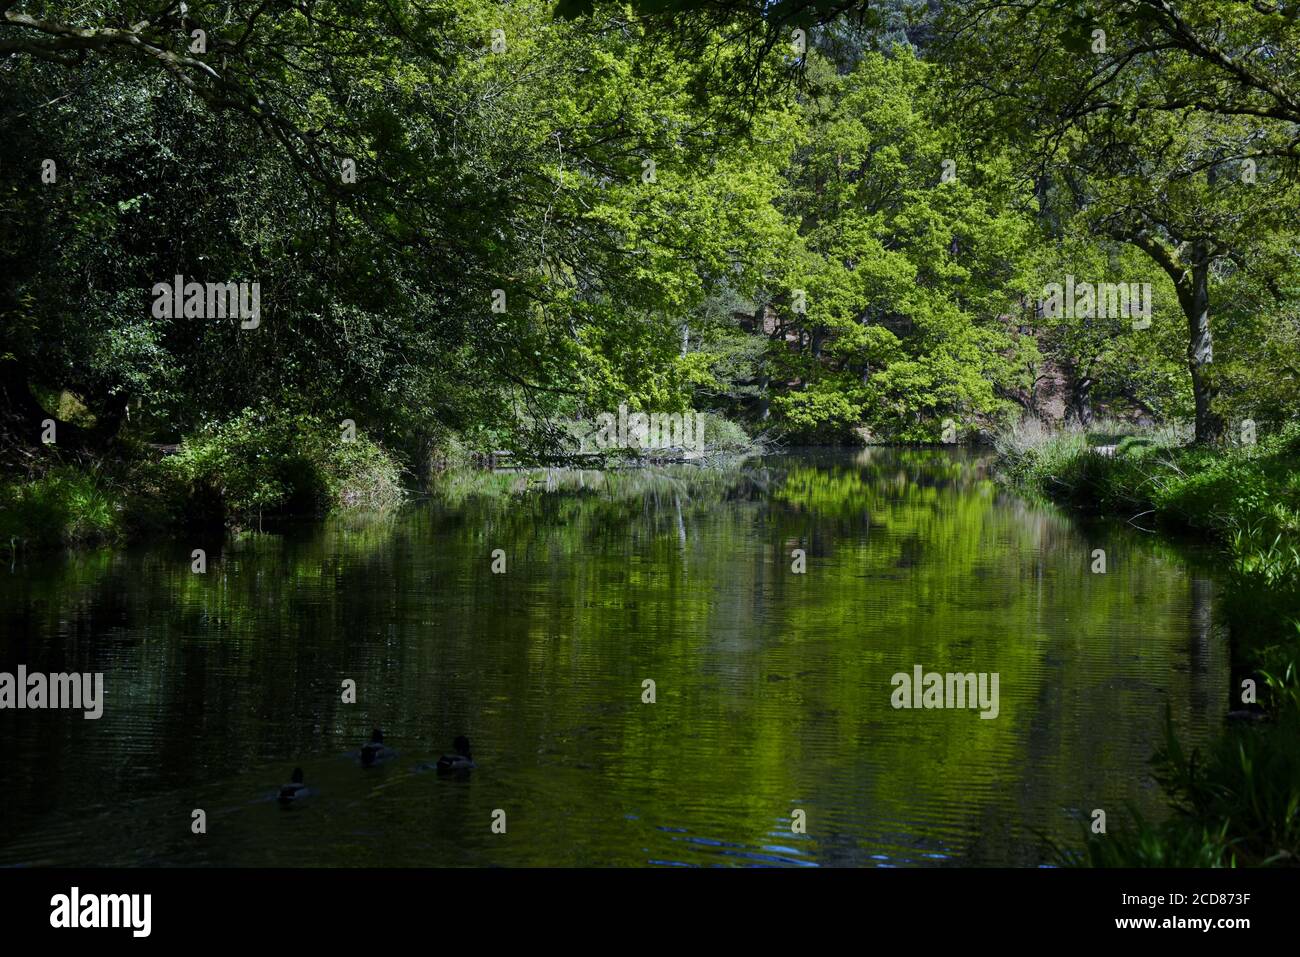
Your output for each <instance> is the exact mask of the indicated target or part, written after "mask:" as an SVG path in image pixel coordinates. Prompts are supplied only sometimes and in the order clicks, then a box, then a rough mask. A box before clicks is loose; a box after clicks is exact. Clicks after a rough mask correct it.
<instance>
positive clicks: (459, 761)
mask: <svg viewBox="0 0 1300 957" xmlns="http://www.w3.org/2000/svg"><path fill="white" fill-rule="evenodd" d="M451 746H452V747H453V748H454V749H455V750H456V753H455V754H444V755H443V756H442V757H440V758H439V759H438V764H437V765H436V767H437V769H438V772H439V773H441V774H447V773H449V772H451V771H468V770H469V769H470V768H472V767H474V766H475V765H474V758H473V757H471V756H470V753H469V738H467V737H465V736H464V735H463V734H462V735H459V736H458V737H457V738H456V740H455V741H453V742H452V743H451Z"/></svg>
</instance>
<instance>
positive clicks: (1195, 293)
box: [1178, 250, 1223, 445]
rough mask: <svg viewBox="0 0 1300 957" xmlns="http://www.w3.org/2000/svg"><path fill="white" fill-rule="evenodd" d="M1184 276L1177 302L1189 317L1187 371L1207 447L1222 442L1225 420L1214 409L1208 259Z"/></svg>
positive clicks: (1200, 432) (1198, 430) (1198, 435)
mask: <svg viewBox="0 0 1300 957" xmlns="http://www.w3.org/2000/svg"><path fill="white" fill-rule="evenodd" d="M1199 251H1200V250H1198V252H1199ZM1185 276H1186V279H1185V281H1184V282H1181V283H1179V284H1178V299H1179V303H1180V304H1181V305H1182V307H1183V313H1184V314H1185V315H1186V316H1187V371H1188V372H1190V373H1191V375H1192V397H1193V399H1194V400H1195V402H1196V441H1197V444H1201V445H1204V444H1209V443H1212V442H1218V441H1219V440H1220V439H1221V438H1223V419H1222V417H1220V416H1219V415H1218V414H1217V413H1216V412H1215V411H1214V407H1213V405H1214V397H1215V395H1216V394H1217V393H1218V391H1219V390H1218V386H1217V385H1216V383H1215V381H1214V369H1213V365H1214V336H1213V334H1212V333H1211V332H1210V284H1209V279H1210V264H1209V261H1208V258H1207V257H1204V256H1198V257H1197V261H1196V263H1195V264H1194V265H1193V266H1192V268H1191V269H1189V270H1188V271H1187V272H1186V273H1185Z"/></svg>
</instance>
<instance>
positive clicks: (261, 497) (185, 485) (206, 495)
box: [159, 409, 402, 521]
mask: <svg viewBox="0 0 1300 957" xmlns="http://www.w3.org/2000/svg"><path fill="white" fill-rule="evenodd" d="M159 475H160V477H161V480H162V481H161V485H162V491H163V494H164V496H165V497H166V498H167V499H168V500H169V501H170V502H171V504H172V507H173V508H179V509H185V510H186V511H187V512H189V513H190V514H191V515H196V516H201V517H215V516H214V513H217V514H219V515H220V516H221V517H222V518H224V519H226V520H231V519H233V520H236V521H241V520H246V519H248V518H251V517H253V516H255V515H259V514H263V513H271V514H276V513H279V514H285V513H307V512H321V511H327V510H329V509H330V508H335V507H343V508H353V507H362V508H382V507H385V506H388V505H392V504H395V503H397V502H399V501H400V500H401V498H402V489H401V484H400V469H399V468H398V465H397V463H396V462H395V461H394V460H393V458H392V457H391V456H390V455H389V454H388V453H387V452H386V451H385V450H384V449H383V448H381V447H380V446H379V445H377V444H375V443H374V442H372V441H370V440H369V439H367V438H366V437H365V436H364V435H362V434H361V433H360V432H358V434H357V436H356V438H355V440H354V441H344V440H343V438H342V436H341V433H340V430H339V429H338V428H337V427H335V426H334V425H333V424H327V423H326V422H324V421H323V420H321V419H320V418H318V417H316V416H312V415H305V414H297V415H295V414H291V413H289V412H285V411H279V410H274V411H266V410H261V411H259V410H254V409H246V410H245V411H244V412H242V413H240V414H239V415H238V416H236V417H235V418H233V419H231V420H230V421H228V422H225V423H222V424H221V425H218V426H216V427H213V428H210V429H207V430H205V431H204V432H202V433H200V434H199V435H197V436H195V437H194V438H192V439H189V440H187V441H186V442H185V443H184V444H183V445H182V446H181V448H180V450H179V451H178V452H177V454H176V455H173V456H171V457H169V458H166V459H164V460H163V461H162V463H160V465H159Z"/></svg>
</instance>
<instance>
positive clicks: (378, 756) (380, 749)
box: [361, 728, 397, 768]
mask: <svg viewBox="0 0 1300 957" xmlns="http://www.w3.org/2000/svg"><path fill="white" fill-rule="evenodd" d="M396 753H397V752H395V751H394V750H393V749H392V748H389V747H386V746H385V745H384V732H383V731H381V730H380V729H379V728H375V729H374V730H373V731H371V732H370V740H369V741H368V742H367V743H366V744H363V745H362V746H361V764H362V766H363V767H367V768H368V767H372V766H373V765H376V764H378V763H379V762H380V761H387V760H388V759H389V758H391V757H392V756H393V755H394V754H396Z"/></svg>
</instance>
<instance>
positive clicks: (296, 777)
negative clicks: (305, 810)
mask: <svg viewBox="0 0 1300 957" xmlns="http://www.w3.org/2000/svg"><path fill="white" fill-rule="evenodd" d="M306 796H307V785H305V784H303V783H302V768H294V769H293V778H292V780H290V782H289V783H288V784H282V785H281V786H280V803H281V804H292V803H293V802H294V801H296V800H298V799H299V798H303V797H306Z"/></svg>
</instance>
